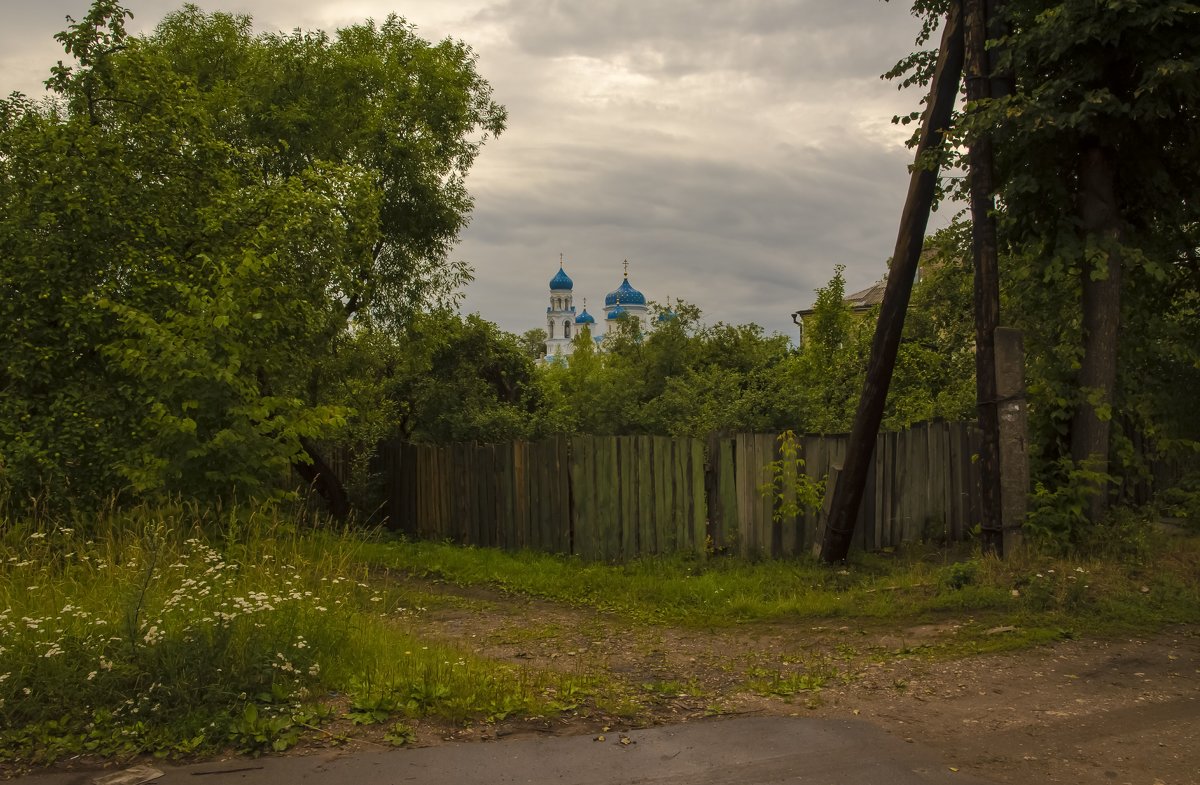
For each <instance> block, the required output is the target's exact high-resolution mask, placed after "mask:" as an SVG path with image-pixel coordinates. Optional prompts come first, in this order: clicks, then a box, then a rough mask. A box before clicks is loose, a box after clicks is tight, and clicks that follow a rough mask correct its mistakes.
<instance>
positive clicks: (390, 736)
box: [383, 722, 417, 747]
mask: <svg viewBox="0 0 1200 785" xmlns="http://www.w3.org/2000/svg"><path fill="white" fill-rule="evenodd" d="M383 740H384V741H386V742H387V743H388V744H391V745H392V746H393V747H403V746H404V745H405V744H411V743H413V742H414V741H416V740H417V733H416V731H414V730H413V729H412V728H411V727H410V726H408V725H405V724H404V723H403V722H397V723H395V724H394V725H392V727H390V728H388V731H387V733H385V734H383Z"/></svg>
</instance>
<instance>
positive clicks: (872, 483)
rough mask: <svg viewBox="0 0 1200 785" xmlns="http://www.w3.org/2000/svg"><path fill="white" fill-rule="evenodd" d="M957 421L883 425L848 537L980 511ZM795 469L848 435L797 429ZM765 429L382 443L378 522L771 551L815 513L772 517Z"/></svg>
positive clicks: (947, 530) (584, 553)
mask: <svg viewBox="0 0 1200 785" xmlns="http://www.w3.org/2000/svg"><path fill="white" fill-rule="evenodd" d="M974 433H975V432H974V430H973V428H972V427H971V426H970V425H969V424H967V423H928V424H923V425H919V426H915V427H913V428H911V429H909V430H906V431H901V432H899V433H885V434H880V436H879V438H878V441H877V442H876V446H875V453H874V459H873V461H872V466H871V470H870V473H869V475H868V477H867V488H866V493H865V494H864V497H863V503H862V508H861V510H860V512H859V518H858V523H857V526H856V528H855V543H856V545H857V547H860V548H863V549H867V550H877V549H881V548H886V547H889V546H896V545H899V544H901V543H903V542H910V541H914V540H920V539H945V540H956V539H961V538H962V537H963V536H964V534H965V532H967V531H969V530H970V528H971V527H972V525H973V522H974V521H976V520H978V511H979V498H980V496H979V477H978V470H977V468H976V464H975V462H974V461H972V459H971V456H972V455H973V454H974V453H975V452H976V450H977V447H976V437H975V435H974ZM798 438H799V441H800V443H801V457H802V458H804V460H805V467H804V471H805V472H806V473H807V474H808V475H809V476H810V477H812V478H813V479H817V480H819V479H821V478H823V477H825V476H826V475H828V474H829V473H830V469H831V467H833V466H837V465H840V464H841V460H842V457H843V455H844V453H845V449H846V442H847V437H845V436H840V435H835V436H801V437H798ZM778 451H779V442H778V438H777V435H776V434H737V435H734V436H728V437H720V436H714V437H712V438H710V439H708V440H707V441H702V440H699V439H691V438H672V437H663V436H579V437H558V438H553V439H549V440H546V441H542V442H513V443H509V444H455V445H449V446H437V447H435V446H427V445H413V444H400V443H393V444H387V445H384V446H382V447H381V454H380V456H379V457H380V459H381V461H380V463H379V464H377V466H378V467H379V469H380V471H381V475H382V477H381V479H382V483H383V491H384V495H385V499H386V501H385V507H384V509H385V512H386V515H387V518H388V524H389V526H391V527H392V528H395V529H398V530H401V531H403V532H406V533H408V534H409V535H411V536H414V537H419V538H425V539H446V540H452V541H454V542H458V543H462V544H464V545H481V546H495V547H500V548H508V549H520V548H531V549H536V550H544V551H550V552H554V553H570V554H577V555H579V556H581V557H583V558H585V559H595V560H603V561H622V560H626V559H630V558H634V557H636V556H641V555H650V554H668V553H678V552H683V553H692V554H696V555H697V556H704V555H706V554H707V553H710V552H713V551H716V552H732V553H738V554H741V555H743V556H746V557H751V558H778V557H788V556H793V555H797V554H800V553H803V552H807V551H808V550H809V549H811V546H812V545H813V541H814V539H815V538H816V536H817V532H818V524H819V517H820V516H819V512H816V511H809V512H807V513H805V514H802V515H800V516H799V517H798V518H784V519H782V520H776V515H775V513H776V508H777V502H776V501H775V500H774V499H772V498H771V497H770V496H769V495H764V494H763V493H762V486H763V485H764V484H765V483H766V482H768V481H769V478H770V474H769V464H770V463H771V462H772V461H775V460H777V459H778V457H779V455H778Z"/></svg>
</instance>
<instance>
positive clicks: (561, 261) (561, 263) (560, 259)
mask: <svg viewBox="0 0 1200 785" xmlns="http://www.w3.org/2000/svg"><path fill="white" fill-rule="evenodd" d="M558 266H559V267H562V266H563V258H562V254H561V253H560V254H559V255H558Z"/></svg>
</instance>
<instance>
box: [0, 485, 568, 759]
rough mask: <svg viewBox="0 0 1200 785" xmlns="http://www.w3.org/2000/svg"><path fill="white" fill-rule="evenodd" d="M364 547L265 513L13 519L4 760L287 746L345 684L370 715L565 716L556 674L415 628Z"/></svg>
mask: <svg viewBox="0 0 1200 785" xmlns="http://www.w3.org/2000/svg"><path fill="white" fill-rule="evenodd" d="M363 543H364V540H363V539H362V538H361V537H359V536H357V535H354V534H351V533H348V532H346V531H339V530H335V529H331V528H328V527H326V526H323V525H322V524H321V521H319V520H316V519H311V518H310V519H304V518H299V519H298V518H295V517H290V516H288V515H286V514H285V513H284V512H283V511H281V510H280V509H279V508H259V507H253V506H251V507H234V508H230V509H224V510H220V509H211V508H202V507H197V506H192V505H186V504H184V505H177V506H171V507H161V506H160V507H143V508H137V509H133V510H120V511H116V510H114V511H109V512H108V513H106V514H102V515H99V516H93V517H88V518H81V519H76V520H73V521H67V520H62V519H54V520H50V519H37V518H35V519H29V520H7V521H4V522H3V530H2V531H0V758H7V759H14V758H18V759H26V760H42V761H44V760H53V759H54V758H56V757H58V756H60V755H63V754H66V753H72V752H88V751H92V752H97V753H105V754H122V753H138V752H158V753H188V752H193V751H208V750H214V749H219V748H222V747H229V746H232V747H234V748H238V749H248V750H253V749H258V748H263V747H266V748H275V749H282V748H285V747H287V746H289V745H290V744H292V743H294V742H295V741H296V740H297V739H298V738H299V737H300V736H301V734H302V733H303V732H304V731H305V730H306V729H308V728H309V727H312V726H314V725H315V724H317V723H319V722H320V721H322V720H323V719H325V718H327V717H328V716H329V714H330V711H331V709H330V708H329V706H328V705H326V704H327V701H326V700H325V699H326V698H327V697H328V696H329V695H330V693H331V692H334V693H337V694H341V695H348V696H349V703H348V704H346V705H343V706H341V707H340V708H342V709H347V710H349V711H350V712H356V711H358V712H359V713H358V714H356V715H355V717H356V721H357V720H362V721H380V720H382V719H384V718H386V717H387V716H390V715H392V714H397V713H400V714H405V715H409V716H420V715H424V714H439V715H442V716H445V717H449V718H451V719H459V720H461V719H467V718H471V717H480V718H483V719H486V718H489V717H495V716H497V715H504V714H507V713H511V712H515V711H525V712H540V711H549V710H552V709H553V704H552V700H551V699H552V698H553V695H554V694H555V691H556V685H557V682H556V681H555V678H554V677H548V676H545V675H541V674H537V673H531V672H527V671H525V670H522V669H518V668H513V667H511V666H504V665H499V664H496V663H491V662H488V661H483V660H479V659H476V658H474V657H471V656H469V655H467V654H464V653H462V652H460V651H458V650H456V649H454V648H453V647H449V646H445V645H434V644H431V643H429V642H428V641H422V640H421V639H420V638H419V637H417V636H416V635H414V634H413V622H412V621H411V613H410V612H409V610H410V609H409V608H408V599H410V598H408V597H406V596H405V595H404V594H397V593H395V592H381V591H375V590H373V589H372V588H371V585H370V582H369V580H368V578H369V576H368V574H367V570H368V568H367V566H366V565H365V563H364V561H363V560H362V558H361V557H360V554H358V551H359V549H361V548H362V547H363ZM362 711H366V714H363V713H362Z"/></svg>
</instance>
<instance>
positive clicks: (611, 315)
mask: <svg viewBox="0 0 1200 785" xmlns="http://www.w3.org/2000/svg"><path fill="white" fill-rule="evenodd" d="M624 315H625V309H624V308H623V307H621V304H620V303H617V307H616V308H613V309H612V310H611V311H609V312H608V320H609V321H610V322H611V321H612V320H613V319H620V318H621V317H622V316H624Z"/></svg>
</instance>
